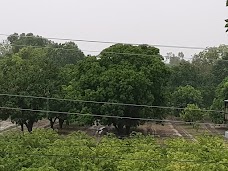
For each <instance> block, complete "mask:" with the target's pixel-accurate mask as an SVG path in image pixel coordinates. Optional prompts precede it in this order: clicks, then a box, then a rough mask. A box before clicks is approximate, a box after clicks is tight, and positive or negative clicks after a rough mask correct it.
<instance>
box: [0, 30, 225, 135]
mask: <svg viewBox="0 0 228 171" xmlns="http://www.w3.org/2000/svg"><path fill="white" fill-rule="evenodd" d="M0 47H1V48H0V51H1V52H0V54H1V58H0V90H1V93H6V94H18V95H28V96H43V97H51V98H67V99H79V100H87V101H98V102H99V101H100V102H101V101H102V102H114V103H128V104H146V105H153V106H174V107H177V108H186V107H188V105H190V104H192V105H195V106H198V107H199V108H207V109H210V108H212V109H215V110H222V109H223V107H222V101H224V100H225V98H227V97H226V94H227V89H224V88H222V87H223V86H225V85H223V84H225V83H224V82H225V81H223V80H224V79H225V78H226V76H227V64H228V63H227V61H226V58H227V51H228V47H227V46H226V45H221V46H219V47H213V48H208V49H205V50H204V51H202V52H200V53H199V54H196V55H195V56H194V58H193V61H192V62H187V61H185V60H184V54H183V53H182V52H180V53H179V54H178V55H177V56H175V55H174V54H172V53H170V54H169V56H170V57H172V58H175V59H173V60H171V64H170V65H169V64H165V63H164V62H163V57H162V56H161V55H160V54H159V49H157V48H155V47H151V46H148V45H140V46H133V45H124V44H116V45H113V46H111V47H108V48H106V49H104V50H103V51H102V52H101V53H100V54H99V55H98V56H87V57H85V56H84V54H83V53H82V52H81V50H80V49H79V48H78V47H77V45H76V44H75V43H73V42H65V43H62V44H58V43H55V42H52V41H50V40H47V39H45V38H42V37H41V36H35V35H33V34H32V33H29V34H21V35H19V34H13V35H11V36H9V37H8V39H7V41H5V42H3V43H2V44H1V46H0ZM216 87H218V88H216ZM216 89H217V91H215V90H216ZM221 89H222V90H221ZM215 92H216V93H215ZM1 97H2V100H1V101H0V103H1V106H6V107H13V108H22V109H33V110H44V111H45V110H46V111H47V110H49V111H60V112H78V113H86V114H88V113H90V114H99V115H112V116H119V117H136V118H153V119H163V118H166V116H167V114H168V115H172V114H174V115H175V116H180V111H177V112H174V113H173V112H168V111H167V110H164V109H156V108H145V107H133V106H120V105H109V104H94V103H82V102H69V101H68V102H67V101H59V100H55V99H50V100H47V99H41V98H28V97H27V98H24V97H8V96H1ZM182 115H183V114H182ZM210 116H211V120H212V121H214V122H218V121H219V122H220V123H221V122H223V120H222V118H223V115H222V114H220V113H216V115H214V114H210ZM8 118H10V119H11V120H12V122H15V123H17V124H19V125H21V129H22V130H24V126H26V127H27V129H28V131H29V132H31V131H32V128H33V124H34V123H35V122H37V121H38V120H41V119H43V118H47V119H48V120H49V121H50V125H51V127H52V128H53V125H54V124H55V122H56V120H58V121H59V127H60V128H62V127H63V124H64V122H66V123H67V124H70V123H71V122H76V123H79V124H81V125H88V124H93V123H94V121H95V120H99V122H100V123H102V124H104V125H113V126H114V127H115V128H116V130H117V132H118V134H127V135H129V134H130V132H131V131H130V130H131V128H132V127H136V126H138V125H139V124H141V123H142V122H140V121H139V120H129V119H116V118H106V119H104V118H103V117H92V116H76V115H74V116H72V115H66V114H60V113H53V112H51V113H49V112H31V111H26V110H6V109H1V115H0V119H2V120H5V119H8ZM187 120H189V119H187ZM194 120H195V119H194Z"/></svg>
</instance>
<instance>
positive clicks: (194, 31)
mask: <svg viewBox="0 0 228 171" xmlns="http://www.w3.org/2000/svg"><path fill="white" fill-rule="evenodd" d="M0 2H1V3H0V16H1V24H0V33H6V34H12V33H14V32H17V33H22V32H25V33H28V32H32V33H34V34H38V35H41V36H43V37H58V38H71V39H89V40H101V41H116V42H129V43H143V44H160V45H178V46H194V47H209V46H218V45H219V44H228V37H227V34H226V33H225V28H224V25H225V22H224V20H225V19H226V18H228V7H227V8H226V7H225V0H0ZM4 38H5V37H1V39H4ZM78 45H79V47H80V48H81V49H83V50H98V51H99V50H102V49H103V48H105V47H107V46H109V45H104V44H89V43H78ZM170 51H172V52H175V53H177V52H178V51H183V52H184V53H185V54H186V56H187V57H191V54H194V53H196V52H197V51H195V50H186V49H171V48H161V53H162V54H163V55H165V54H166V53H167V52H170Z"/></svg>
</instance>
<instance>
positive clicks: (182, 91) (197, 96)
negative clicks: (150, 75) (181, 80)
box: [172, 85, 202, 108]
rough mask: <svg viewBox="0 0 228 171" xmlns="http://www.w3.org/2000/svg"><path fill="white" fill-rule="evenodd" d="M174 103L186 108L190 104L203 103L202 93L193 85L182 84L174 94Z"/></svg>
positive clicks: (176, 105)
mask: <svg viewBox="0 0 228 171" xmlns="http://www.w3.org/2000/svg"><path fill="white" fill-rule="evenodd" d="M172 104H173V106H175V107H179V108H185V107H187V106H188V104H195V105H199V106H200V105H202V95H201V92H200V91H199V90H196V89H195V88H194V87H192V86H189V85H188V86H180V87H178V88H177V90H176V91H174V92H173V94H172Z"/></svg>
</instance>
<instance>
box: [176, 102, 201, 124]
mask: <svg viewBox="0 0 228 171" xmlns="http://www.w3.org/2000/svg"><path fill="white" fill-rule="evenodd" d="M180 116H181V118H182V119H183V120H184V121H186V122H196V121H201V120H202V119H203V117H204V112H202V111H201V109H200V108H199V107H198V106H197V105H195V104H188V105H187V107H186V108H185V109H184V110H183V111H182V112H181V114H180Z"/></svg>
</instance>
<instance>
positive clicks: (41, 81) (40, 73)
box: [0, 48, 59, 131]
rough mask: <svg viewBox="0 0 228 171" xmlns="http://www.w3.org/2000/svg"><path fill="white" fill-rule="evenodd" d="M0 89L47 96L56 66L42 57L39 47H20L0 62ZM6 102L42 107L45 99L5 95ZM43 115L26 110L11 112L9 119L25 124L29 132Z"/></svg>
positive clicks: (53, 90) (56, 69)
mask: <svg viewBox="0 0 228 171" xmlns="http://www.w3.org/2000/svg"><path fill="white" fill-rule="evenodd" d="M2 62H3V63H2V65H1V71H2V77H1V80H0V82H1V91H2V92H4V93H6V94H19V95H29V96H47V95H48V94H53V93H55V91H56V90H57V88H58V87H56V80H57V77H58V73H59V71H58V68H56V66H55V65H53V64H52V63H51V62H50V61H49V60H47V59H46V56H45V51H43V50H42V49H33V48H24V49H21V50H20V51H19V52H18V53H16V54H14V55H13V56H12V57H7V58H5V59H4V60H3V61H2ZM5 103H6V105H9V104H8V103H10V107H12V106H13V107H19V108H25V109H40V110H41V109H46V108H47V107H46V102H45V101H44V100H42V99H33V98H19V97H17V98H9V99H8V100H6V102H5ZM44 116H45V114H41V113H37V112H29V111H14V112H12V113H11V116H10V118H11V120H12V121H14V122H16V123H18V124H19V125H21V128H22V130H23V125H26V127H27V128H28V131H32V127H33V124H34V123H35V122H37V121H38V120H39V119H42V117H44Z"/></svg>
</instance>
